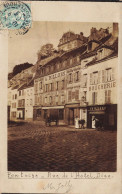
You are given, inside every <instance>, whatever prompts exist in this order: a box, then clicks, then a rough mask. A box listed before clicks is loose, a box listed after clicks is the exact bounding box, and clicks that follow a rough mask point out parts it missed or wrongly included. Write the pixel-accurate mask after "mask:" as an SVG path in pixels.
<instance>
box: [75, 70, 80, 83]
mask: <svg viewBox="0 0 122 194" xmlns="http://www.w3.org/2000/svg"><path fill="white" fill-rule="evenodd" d="M75 81H79V71H77V72H76V73H75Z"/></svg>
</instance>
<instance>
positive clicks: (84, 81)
mask: <svg viewBox="0 0 122 194" xmlns="http://www.w3.org/2000/svg"><path fill="white" fill-rule="evenodd" d="M86 86H87V74H84V75H83V87H86Z"/></svg>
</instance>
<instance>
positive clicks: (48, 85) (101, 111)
mask: <svg viewBox="0 0 122 194" xmlns="http://www.w3.org/2000/svg"><path fill="white" fill-rule="evenodd" d="M116 25H117V24H114V25H113V30H114V31H113V33H112V34H110V33H109V32H108V29H100V30H96V29H95V28H92V29H91V34H90V36H89V37H88V38H87V39H86V38H84V41H82V43H81V42H80V45H77V46H72V47H71V46H69V43H72V41H73V40H74V39H75V38H74V39H73V38H71V37H73V36H74V37H75V35H73V33H65V34H64V35H63V36H62V38H61V39H60V42H59V45H58V47H59V53H58V54H57V55H55V56H54V57H52V58H51V57H50V58H49V60H48V58H47V61H45V62H43V60H42V61H40V62H38V63H39V64H41V63H42V64H43V65H41V66H40V69H38V73H37V75H36V77H35V82H34V89H35V105H34V119H36V118H37V117H40V119H45V118H46V115H47V114H53V115H55V114H56V115H58V117H59V120H61V119H62V120H63V122H64V123H65V124H71V125H72V124H74V119H75V117H76V116H78V117H79V118H80V119H84V120H85V121H86V126H87V127H89V128H92V127H93V126H92V120H93V116H95V117H97V118H100V119H101V120H102V122H103V123H104V126H105V127H109V126H110V127H112V125H113V127H114V128H115V127H116V117H117V114H116V112H117V101H116V99H117V98H116V93H117V92H116V79H117V77H116V75H117V73H116V69H117V33H116V32H115V30H116V31H117V28H116V27H115V26H116ZM70 35H71V36H70ZM66 37H67V38H66ZM68 37H70V38H71V40H70V38H69V39H68ZM86 41H87V42H86ZM62 45H63V47H65V48H63V47H62ZM73 45H74V43H73ZM61 50H63V51H65V52H60V51H61ZM103 80H104V81H103ZM109 87H110V88H111V89H109ZM103 115H104V116H103ZM112 118H114V121H113V119H112ZM110 120H111V121H110ZM110 122H111V123H110ZM112 122H113V124H112ZM105 123H106V124H105Z"/></svg>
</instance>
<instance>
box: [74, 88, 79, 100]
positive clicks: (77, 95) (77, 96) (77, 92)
mask: <svg viewBox="0 0 122 194" xmlns="http://www.w3.org/2000/svg"><path fill="white" fill-rule="evenodd" d="M75 100H79V90H75Z"/></svg>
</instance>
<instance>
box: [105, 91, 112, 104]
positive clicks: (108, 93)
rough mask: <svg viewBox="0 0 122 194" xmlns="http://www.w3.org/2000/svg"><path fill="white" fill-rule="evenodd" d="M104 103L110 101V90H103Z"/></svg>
mask: <svg viewBox="0 0 122 194" xmlns="http://www.w3.org/2000/svg"><path fill="white" fill-rule="evenodd" d="M105 103H111V90H106V91H105Z"/></svg>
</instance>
